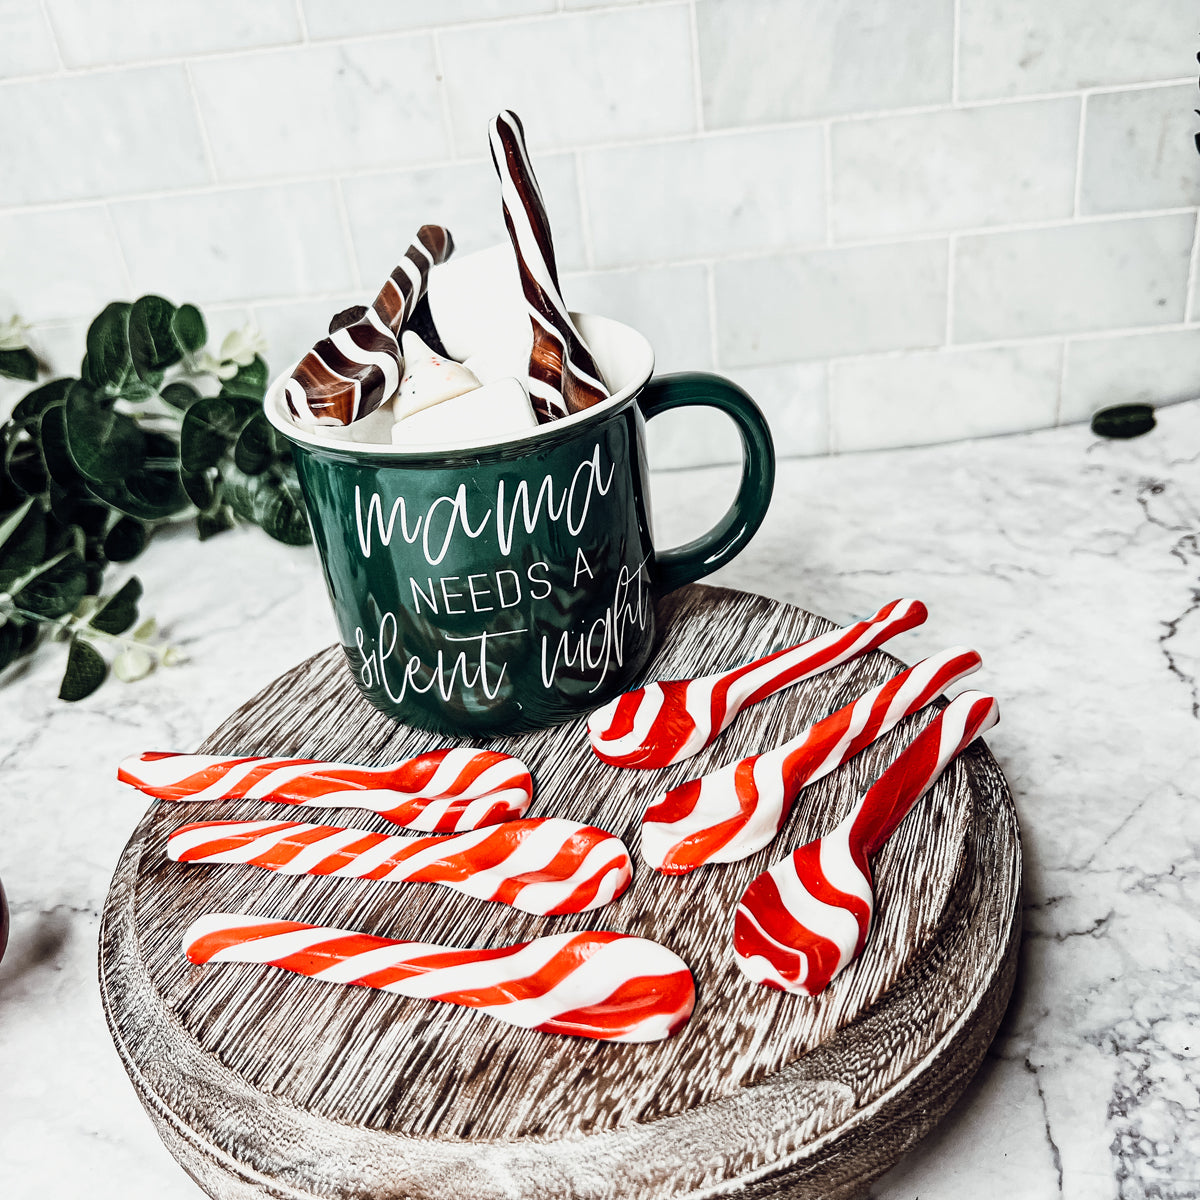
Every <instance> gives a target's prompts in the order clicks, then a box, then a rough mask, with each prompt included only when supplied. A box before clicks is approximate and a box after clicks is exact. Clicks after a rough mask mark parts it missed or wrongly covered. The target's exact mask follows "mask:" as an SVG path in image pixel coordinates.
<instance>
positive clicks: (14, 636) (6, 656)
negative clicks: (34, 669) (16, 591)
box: [0, 617, 38, 671]
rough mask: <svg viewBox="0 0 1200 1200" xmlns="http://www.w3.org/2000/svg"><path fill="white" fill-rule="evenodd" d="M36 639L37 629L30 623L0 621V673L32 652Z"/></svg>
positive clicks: (9, 620) (10, 618)
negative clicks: (22, 656) (23, 655)
mask: <svg viewBox="0 0 1200 1200" xmlns="http://www.w3.org/2000/svg"><path fill="white" fill-rule="evenodd" d="M37 637H38V627H37V625H36V624H34V623H33V622H32V621H20V620H17V619H16V618H13V617H9V618H8V620H3V619H0V671H3V670H4V668H5V667H7V666H11V665H12V663H14V662H16V660H17V659H18V658H20V657H21V655H22V654H26V653H28V652H29V651H30V650H32V649H33V644H34V642H36V641H37Z"/></svg>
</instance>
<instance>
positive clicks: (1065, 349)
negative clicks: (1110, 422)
mask: <svg viewBox="0 0 1200 1200" xmlns="http://www.w3.org/2000/svg"><path fill="white" fill-rule="evenodd" d="M1070 347H1071V339H1070V338H1063V342H1062V359H1061V361H1060V362H1059V364H1058V395H1057V396H1055V398H1054V426H1053V427H1054V428H1055V429H1057V428H1058V427H1059V426H1060V425H1061V424H1062V407H1063V396H1064V395H1065V394H1066V391H1067V357H1068V355H1069V354H1070Z"/></svg>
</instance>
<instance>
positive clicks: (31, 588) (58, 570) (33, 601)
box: [13, 550, 87, 620]
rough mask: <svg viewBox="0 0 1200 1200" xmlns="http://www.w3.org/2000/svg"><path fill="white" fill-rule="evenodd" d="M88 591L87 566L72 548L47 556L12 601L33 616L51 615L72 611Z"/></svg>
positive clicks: (48, 617)
mask: <svg viewBox="0 0 1200 1200" xmlns="http://www.w3.org/2000/svg"><path fill="white" fill-rule="evenodd" d="M86 593H87V567H86V566H85V564H84V561H83V559H82V557H81V556H80V555H79V554H78V553H77V552H76V551H75V550H65V551H63V552H62V553H61V554H58V555H56V556H55V557H54V558H52V559H50V561H49V562H47V563H46V564H45V565H43V566H42V567H41V569H40V570H38V571H37V572H36V573H35V574H33V575H32V576H31V577H28V578H26V580H25V582H24V583H23V584H22V585H21V587H20V588H19V589H18V590H17V591H16V592H15V593H14V594H13V603H14V604H15V605H16V607H17V608H19V609H21V610H22V611H24V612H27V613H32V614H33V615H34V616H36V617H43V618H47V619H51V620H52V619H53V618H55V617H61V616H63V615H64V614H66V613H69V612H71V611H72V610H73V609H74V608H75V606H76V605H77V604H78V603H79V601H80V600H82V599H83V597H84V595H85V594H86Z"/></svg>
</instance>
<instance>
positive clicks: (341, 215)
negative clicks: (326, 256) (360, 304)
mask: <svg viewBox="0 0 1200 1200" xmlns="http://www.w3.org/2000/svg"><path fill="white" fill-rule="evenodd" d="M333 198H334V204H335V205H336V207H337V211H338V221H339V223H340V224H341V226H342V244H343V246H344V248H345V251H346V255H347V257H348V258H349V260H350V278H351V279H353V280H354V286H355V288H356V289H359V288H361V287H362V286H363V281H362V271H361V269H360V268H359V265H358V252H357V251H356V250H355V248H354V234H353V232H352V231H351V228H350V210H349V209H348V208H347V207H346V196H345V193H344V192H343V191H342V181H341V180H340V179H338V178H337V177H336V176H334V179H333Z"/></svg>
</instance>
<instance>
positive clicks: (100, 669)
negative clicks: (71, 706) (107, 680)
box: [58, 638, 108, 700]
mask: <svg viewBox="0 0 1200 1200" xmlns="http://www.w3.org/2000/svg"><path fill="white" fill-rule="evenodd" d="M107 674H108V664H107V663H106V662H105V661H104V659H103V658H102V657H101V656H100V652H99V651H98V650H96V648H95V647H94V646H91V645H89V644H88V643H87V642H85V641H84V640H83V639H82V638H74V639H72V641H71V649H70V651H69V652H68V653H67V670H66V673H65V674H64V675H63V680H62V686H61V687H60V688H59V689H58V698H59V699H60V700H82V699H83V698H84V697H85V696H90V695H91V694H92V693H93V692H94V691H95V690H96V689H97V688H98V687H99V686H100V685H101V684H102V683H103V682H104V677H105V676H106V675H107Z"/></svg>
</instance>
